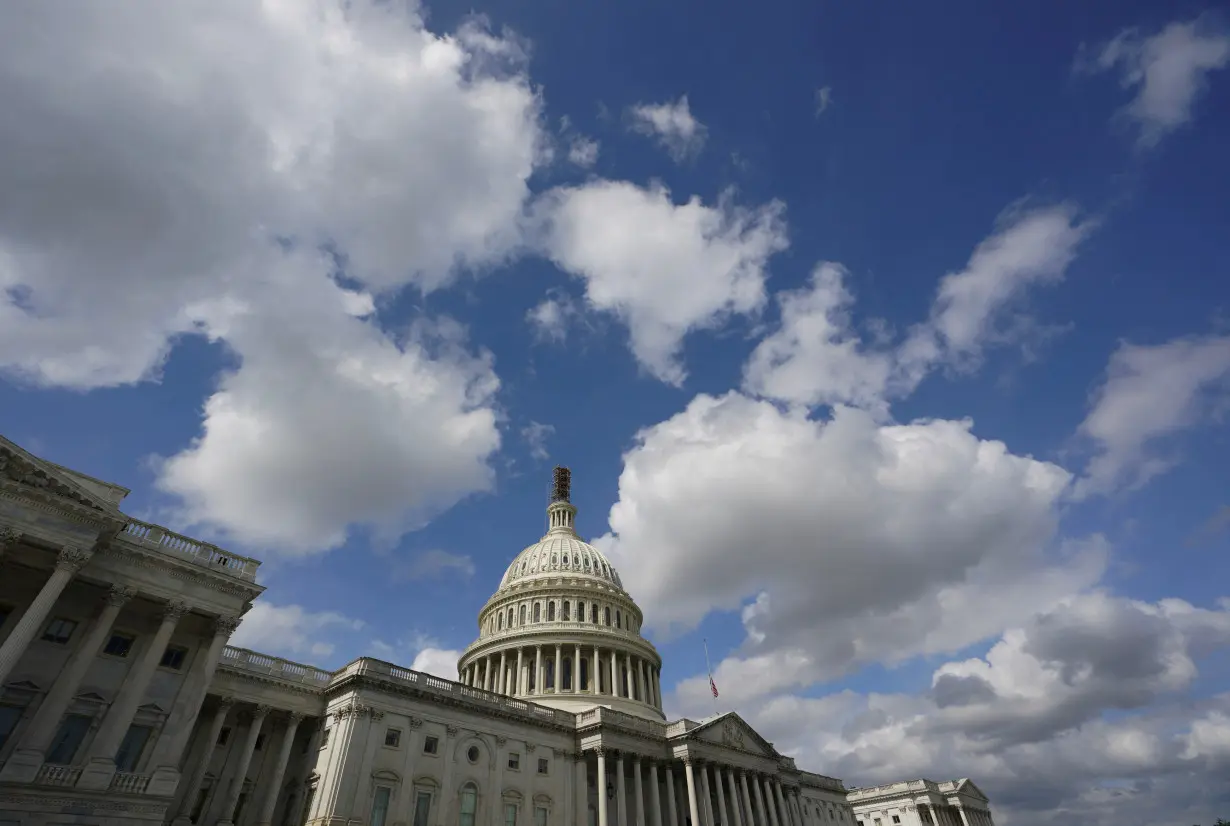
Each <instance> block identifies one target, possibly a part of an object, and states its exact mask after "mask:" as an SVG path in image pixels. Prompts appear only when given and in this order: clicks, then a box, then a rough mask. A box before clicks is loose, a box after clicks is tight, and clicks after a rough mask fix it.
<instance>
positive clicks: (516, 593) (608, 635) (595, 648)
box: [457, 467, 665, 720]
mask: <svg viewBox="0 0 1230 826" xmlns="http://www.w3.org/2000/svg"><path fill="white" fill-rule="evenodd" d="M570 494H571V474H570V473H569V471H568V469H567V468H563V467H557V468H556V469H555V473H554V487H553V490H552V495H551V501H550V503H549V504H548V505H547V533H546V534H545V535H544V536H543V537H542V538H541V539H540V540H538V541H537V542H535V543H534V544H533V545H530V546H529V547H527V548H525V549H524V550H522V551H521V553H519V554H517V556H516V557H515V558H514V559H513V561H512V562H511V563H510V564H509V566H508V570H507V571H505V573H504V576H503V578H502V579H501V580H500V585H499V587H498V588H497V589H496V591H495V593H494V594H492V596H491V598H490V599H488V600H487V603H486V604H485V605H484V606H483V608H482V610H481V611H480V612H479V615H478V629H479V631H478V639H477V640H475V641H474V642H473V643H471V644H470V646H469V647H468V648H466V650H465V651H464V652H462V655H461V658H460V660H459V661H458V663H457V670H458V673H459V675H460V680H461V682H463V683H465V684H466V685H469V686H472V687H474V688H479V689H483V690H486V691H492V692H496V693H498V694H505V695H508V696H512V697H519V698H522V699H526V700H532V701H534V702H536V703H542V704H543V705H549V706H553V707H556V708H561V709H565V710H568V711H574V712H575V711H582V710H584V709H586V708H593V707H594V706H598V705H602V706H607V707H610V708H615V709H618V710H620V711H625V712H628V713H632V714H637V715H639V716H643V717H648V718H650V719H655V720H663V719H665V718H664V717H663V714H662V696H661V684H660V679H659V678H660V674H661V668H662V658H661V657H660V656H659V655H658V652H657V649H655V648H654V646H653V644H652V643H650V642H649V641H648V640H646V639H645V638H644V637H642V636H641V634H640V631H641V622H642V620H643V615H642V613H641V609H640V608H639V607H638V606H637V605H636V603H635V602H634V601H633V599H632V597H631V596H630V595H629V594H628V592H627V591H625V590H624V588H623V583H622V581H621V580H620V578H619V573H618V572H617V571H616V570H615V567H614V566H613V565H611V563H610V561H609V560H607V558H606V557H605V556H603V555H602V553H601V552H600V551H599V550H598V549H597V548H595V547H594V546H593V545H590V544H589V543H588V542H585V541H584V540H582V539H581V538H580V537H579V536H578V535H577V533H576V513H577V509H576V508H575V507H574V506H573V505H572V503H571V501H570V499H571V495H570Z"/></svg>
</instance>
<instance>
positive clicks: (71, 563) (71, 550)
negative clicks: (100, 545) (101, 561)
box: [56, 545, 93, 574]
mask: <svg viewBox="0 0 1230 826" xmlns="http://www.w3.org/2000/svg"><path fill="white" fill-rule="evenodd" d="M91 556H93V554H92V553H90V552H89V551H84V550H82V549H81V548H78V547H77V546H75V545H65V546H64V547H63V548H61V549H60V554H59V556H57V557H56V568H57V569H59V570H61V571H68V572H69V573H71V574H75V573H77V572H78V571H80V570H81V568H82V566H84V565H85V563H87V562H89V561H90V557H91Z"/></svg>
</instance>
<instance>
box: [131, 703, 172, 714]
mask: <svg viewBox="0 0 1230 826" xmlns="http://www.w3.org/2000/svg"><path fill="white" fill-rule="evenodd" d="M137 711H144V712H145V713H146V714H166V711H165V710H164V709H163V708H162V706H160V705H158V704H157V703H146V704H145V705H143V706H140V707H138V708H137Z"/></svg>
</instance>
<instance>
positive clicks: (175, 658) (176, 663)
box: [158, 645, 188, 671]
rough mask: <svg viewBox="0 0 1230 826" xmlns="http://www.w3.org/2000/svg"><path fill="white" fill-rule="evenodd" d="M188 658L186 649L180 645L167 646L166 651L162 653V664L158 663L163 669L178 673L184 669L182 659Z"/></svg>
mask: <svg viewBox="0 0 1230 826" xmlns="http://www.w3.org/2000/svg"><path fill="white" fill-rule="evenodd" d="M187 656H188V649H187V648H184V647H183V646H182V645H168V646H167V650H166V651H163V652H162V662H160V663H158V664H159V665H160V666H162V667H163V668H174V669H175V670H176V671H179V670H180V669H181V668H183V667H184V659H185V658H186V657H187Z"/></svg>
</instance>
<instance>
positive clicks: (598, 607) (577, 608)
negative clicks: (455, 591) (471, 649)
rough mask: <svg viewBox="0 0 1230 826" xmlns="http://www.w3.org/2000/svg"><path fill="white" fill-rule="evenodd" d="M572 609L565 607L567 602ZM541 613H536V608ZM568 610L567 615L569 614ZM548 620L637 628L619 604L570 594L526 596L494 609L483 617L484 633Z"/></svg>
mask: <svg viewBox="0 0 1230 826" xmlns="http://www.w3.org/2000/svg"><path fill="white" fill-rule="evenodd" d="M565 605H567V606H568V611H567V612H565V611H564V606H565ZM535 607H537V608H538V611H539V614H538V616H537V617H535V616H534V613H533V612H534V608H535ZM522 608H524V609H525V611H526V615H525V620H524V621H522V619H521V609H522ZM565 613H566V614H567V615H565ZM544 622H550V623H554V622H581V623H585V624H587V625H593V626H595V627H599V628H617V629H620V630H625V631H636V630H637V629H636V628H635V627H634V625H635V623H634V622H633V621H632V613H631V612H630V611H628V610H627V609H625V608H621V607H619V606H618V605H612V604H608V603H604V602H596V601H586V600H583V599H579V600H573V599H569V598H566V597H554V598H551V599H545V600H543V599H534V600H522V601H520V602H517V603H515V604H513V605H508V606H505V607H501V608H500V609H498V610H496V611H492V612H491V613H490V614H488V615H487V618H486V619H485V620H484V621H483V625H482V628H481V629H480V631H481V633H482V635H483V636H487V635H490V634H498V633H500V632H501V631H512V630H515V629H519V628H527V627H530V626H534V625H541V624H542V623H544Z"/></svg>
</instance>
